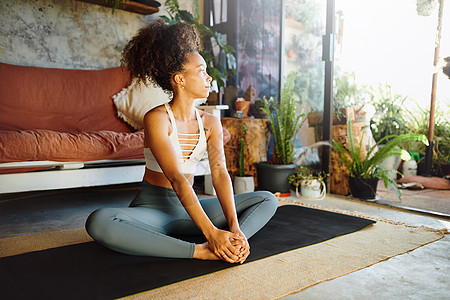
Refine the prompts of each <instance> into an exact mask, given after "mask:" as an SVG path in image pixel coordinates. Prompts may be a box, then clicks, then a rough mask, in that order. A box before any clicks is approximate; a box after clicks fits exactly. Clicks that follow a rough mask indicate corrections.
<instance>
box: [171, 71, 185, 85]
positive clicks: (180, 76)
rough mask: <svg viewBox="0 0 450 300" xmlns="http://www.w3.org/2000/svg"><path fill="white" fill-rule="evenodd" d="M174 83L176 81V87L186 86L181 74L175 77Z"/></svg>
mask: <svg viewBox="0 0 450 300" xmlns="http://www.w3.org/2000/svg"><path fill="white" fill-rule="evenodd" d="M173 81H175V84H176V85H179V86H184V78H183V75H181V74H180V73H178V74H175V75H173Z"/></svg>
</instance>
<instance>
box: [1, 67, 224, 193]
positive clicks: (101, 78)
mask: <svg viewBox="0 0 450 300" xmlns="http://www.w3.org/2000/svg"><path fill="white" fill-rule="evenodd" d="M0 80H1V81H2V84H1V86H0V110H1V113H0V193H11V192H23V191H32V190H48V189H58V188H72V187H82V186H97V185H109V184H121V183H131V182H139V181H141V180H142V176H143V173H144V170H145V169H144V168H145V163H144V157H143V139H144V132H143V129H142V127H143V126H142V116H143V114H145V112H146V111H147V110H148V109H151V108H152V107H154V106H156V105H159V104H161V103H163V102H166V101H168V95H167V94H165V93H163V92H162V90H160V89H156V88H154V87H151V86H150V87H147V86H143V85H137V83H136V82H130V81H129V73H128V72H127V70H123V69H122V68H120V67H116V68H108V69H103V70H73V69H55V68H42V67H31V66H17V65H11V64H5V63H0ZM143 97H146V98H147V99H148V98H150V99H157V100H156V101H153V103H152V102H151V101H150V102H148V101H147V102H145V101H140V100H141V98H143ZM138 100H139V101H138ZM143 103H144V104H143ZM225 136H227V135H225ZM227 138H229V136H227ZM202 162H203V163H202V164H201V165H200V167H199V168H198V170H197V173H196V175H208V174H210V171H209V165H208V163H207V158H205V159H204V160H203V161H202ZM209 184H210V182H209ZM205 185H206V182H205ZM211 188H212V186H208V189H209V193H213V191H211Z"/></svg>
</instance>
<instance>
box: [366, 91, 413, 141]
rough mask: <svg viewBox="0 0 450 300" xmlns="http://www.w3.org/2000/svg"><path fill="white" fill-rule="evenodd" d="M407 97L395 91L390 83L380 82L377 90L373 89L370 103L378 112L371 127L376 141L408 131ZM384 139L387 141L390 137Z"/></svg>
mask: <svg viewBox="0 0 450 300" xmlns="http://www.w3.org/2000/svg"><path fill="white" fill-rule="evenodd" d="M406 99H408V97H407V96H402V95H400V94H398V93H395V92H393V91H392V87H391V86H390V85H389V84H388V83H385V84H384V85H382V84H380V85H379V86H378V89H377V91H372V96H371V100H370V104H372V105H373V106H374V107H375V110H376V114H375V116H374V117H373V118H372V122H371V129H372V133H373V137H374V139H375V141H377V142H378V141H380V140H381V139H382V138H383V137H385V136H388V135H398V134H403V133H407V132H408V130H407V128H406V126H405V124H406V120H405V117H404V113H403V112H404V109H405V105H404V103H405V101H406ZM384 141H385V142H387V141H388V139H384Z"/></svg>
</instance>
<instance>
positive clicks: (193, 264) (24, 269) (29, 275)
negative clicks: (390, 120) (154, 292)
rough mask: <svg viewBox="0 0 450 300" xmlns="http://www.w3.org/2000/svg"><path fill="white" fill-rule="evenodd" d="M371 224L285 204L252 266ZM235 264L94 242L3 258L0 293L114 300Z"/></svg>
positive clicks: (256, 248) (260, 240) (258, 240)
mask: <svg viewBox="0 0 450 300" xmlns="http://www.w3.org/2000/svg"><path fill="white" fill-rule="evenodd" d="M372 223H374V221H371V220H367V219H362V218H357V217H353V216H348V215H342V214H337V213H332V212H326V211H322V210H316V209H311V208H305V207H301V206H295V205H287V206H282V207H280V208H278V211H277V213H276V214H275V216H274V217H273V218H272V219H271V220H270V222H269V223H268V224H267V225H266V226H265V227H264V228H263V229H262V230H261V231H260V232H258V233H257V234H256V235H255V236H253V237H252V238H251V239H250V240H249V242H250V247H251V254H250V256H249V258H248V259H247V262H250V261H254V260H257V259H261V258H264V257H268V256H271V255H274V254H278V253H281V252H285V251H288V250H293V249H296V248H300V247H304V246H307V245H311V244H315V243H319V242H322V241H325V240H328V239H331V238H333V237H336V236H339V235H343V234H347V233H351V232H354V231H357V230H359V229H362V228H364V227H366V226H368V225H370V224H372ZM186 239H189V238H186ZM191 240H192V239H191ZM233 266H234V265H232V264H229V263H226V262H222V261H199V260H193V259H165V258H155V257H142V256H130V255H124V254H120V253H116V252H114V251H111V250H109V249H107V248H105V247H103V246H101V245H99V244H97V243H96V242H89V243H83V244H77V245H71V246H64V247H59V248H54V249H48V250H43V251H37V252H31V253H26V254H21V255H16V256H11V257H5V258H1V259H0V286H1V290H0V295H1V298H3V299H36V298H39V299H113V298H117V297H123V296H127V295H132V294H135V293H139V292H143V291H147V290H151V289H154V288H157V287H161V286H164V285H167V284H171V283H175V282H178V281H181V280H185V279H189V278H193V277H196V276H201V275H204V274H208V273H211V272H215V271H219V270H222V269H225V268H230V267H233Z"/></svg>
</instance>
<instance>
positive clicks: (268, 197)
mask: <svg viewBox="0 0 450 300" xmlns="http://www.w3.org/2000/svg"><path fill="white" fill-rule="evenodd" d="M257 193H260V195H261V197H262V198H263V201H264V202H265V203H266V205H267V206H270V207H271V208H272V209H273V211H274V212H275V211H276V210H277V208H278V199H277V197H275V195H274V194H273V193H271V192H268V191H258V192H257Z"/></svg>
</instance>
